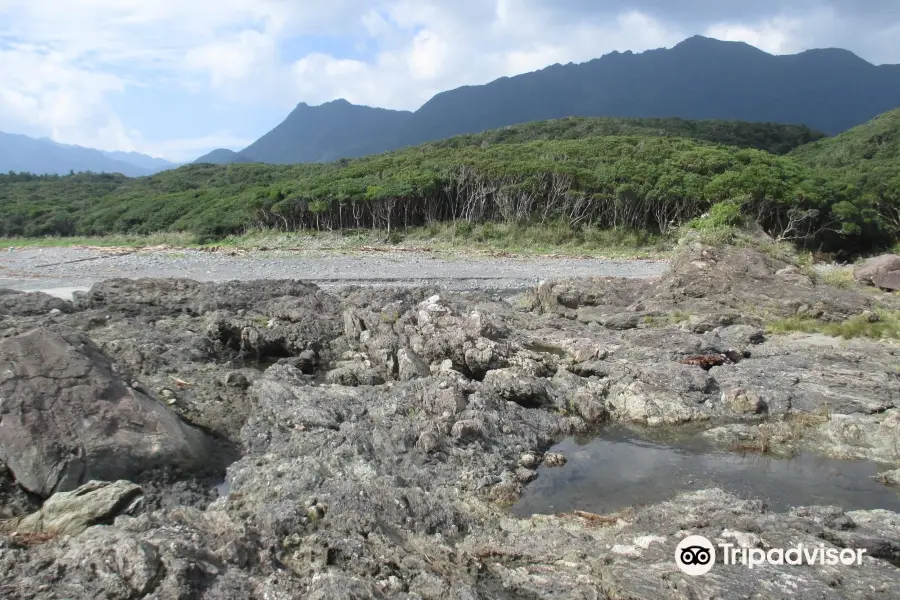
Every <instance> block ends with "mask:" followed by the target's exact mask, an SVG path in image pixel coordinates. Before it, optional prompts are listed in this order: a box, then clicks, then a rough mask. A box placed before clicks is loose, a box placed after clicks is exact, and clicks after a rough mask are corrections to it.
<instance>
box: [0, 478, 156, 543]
mask: <svg viewBox="0 0 900 600" xmlns="http://www.w3.org/2000/svg"><path fill="white" fill-rule="evenodd" d="M141 500H142V498H141V488H140V486H137V485H135V484H133V483H131V482H129V481H116V482H112V483H108V482H101V481H90V482H88V483H86V484H84V485H82V486H81V487H79V488H78V489H76V490H73V491H71V492H59V493H56V494H53V495H52V496H50V498H48V499H47V501H46V502H44V504H43V506H41V509H40V510H39V511H37V512H35V513H32V514H30V515H27V516H25V517H20V518H16V519H11V520H9V521H5V522H2V523H0V529H2V530H3V531H6V532H7V533H16V534H35V533H43V534H48V535H50V536H54V537H55V536H60V535H77V534H79V533H81V532H82V531H84V530H85V529H87V528H88V527H90V526H92V525H95V524H97V523H103V522H107V521H111V520H112V519H113V518H114V517H116V516H118V515H119V514H128V513H131V512H133V511H134V510H135V508H136V507H137V506H138V504H139V503H140V501H141Z"/></svg>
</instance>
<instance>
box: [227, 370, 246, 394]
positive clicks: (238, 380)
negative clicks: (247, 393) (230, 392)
mask: <svg viewBox="0 0 900 600" xmlns="http://www.w3.org/2000/svg"><path fill="white" fill-rule="evenodd" d="M225 385H227V386H228V387H233V388H240V389H242V390H245V389H247V388H248V387H250V381H249V380H248V379H247V376H246V375H244V374H243V373H241V372H240V371H231V372H230V373H228V374H226V375H225Z"/></svg>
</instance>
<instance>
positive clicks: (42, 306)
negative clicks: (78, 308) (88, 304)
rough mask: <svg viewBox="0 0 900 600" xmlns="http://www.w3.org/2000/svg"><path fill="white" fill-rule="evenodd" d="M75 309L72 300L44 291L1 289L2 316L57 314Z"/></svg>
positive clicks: (0, 312) (0, 310) (0, 309)
mask: <svg viewBox="0 0 900 600" xmlns="http://www.w3.org/2000/svg"><path fill="white" fill-rule="evenodd" d="M74 310H75V307H74V306H73V305H72V303H71V302H67V301H65V300H63V299H61V298H57V297H55V296H51V295H50V294H45V293H44V292H19V291H15V290H7V289H0V316H4V315H6V316H11V317H29V316H37V315H47V314H50V316H57V315H60V314H63V313H71V312H74ZM53 311H56V312H55V313H54V312H53Z"/></svg>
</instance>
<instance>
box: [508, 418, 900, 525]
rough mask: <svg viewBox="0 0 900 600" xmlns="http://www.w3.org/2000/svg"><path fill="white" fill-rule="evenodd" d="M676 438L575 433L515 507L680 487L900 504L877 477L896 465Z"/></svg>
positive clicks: (591, 506) (859, 505)
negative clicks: (734, 449)
mask: <svg viewBox="0 0 900 600" xmlns="http://www.w3.org/2000/svg"><path fill="white" fill-rule="evenodd" d="M693 440H694V441H681V442H678V443H673V444H672V445H668V444H663V443H657V442H651V441H647V440H645V439H641V438H639V437H637V436H636V435H635V434H633V433H631V432H628V431H627V430H624V429H620V428H610V429H607V430H605V431H604V432H603V433H602V434H601V436H600V437H598V438H595V439H593V440H590V441H588V442H586V443H582V444H579V443H578V442H577V441H575V440H573V439H568V440H566V441H564V442H562V443H560V444H558V445H556V446H554V448H553V449H552V451H553V452H561V453H563V454H565V455H566V457H567V458H568V459H569V460H568V462H567V463H566V465H565V466H564V467H561V468H554V469H551V468H547V467H543V466H542V467H540V469H539V470H538V473H539V477H538V478H537V479H536V480H535V481H534V482H532V483H531V484H529V485H528V487H526V488H525V492H524V494H523V495H522V498H521V500H519V502H518V503H516V505H515V506H514V507H513V512H514V513H515V514H517V515H519V516H528V515H532V514H536V513H539V514H552V513H556V512H568V511H571V510H586V511H589V512H594V513H598V514H603V513H610V512H615V511H618V510H621V509H623V508H625V507H628V506H636V505H642V504H654V503H657V502H661V501H664V500H667V499H669V498H671V497H672V496H674V495H676V494H678V493H679V492H684V491H691V490H699V489H704V488H711V487H719V488H722V489H724V490H726V491H728V492H731V493H733V494H735V495H736V496H739V497H742V498H748V499H750V498H755V499H760V500H763V501H764V502H765V503H766V504H767V505H768V506H769V508H770V509H772V510H776V511H784V510H787V509H789V508H791V507H793V506H803V505H814V504H819V505H836V506H840V507H842V508H845V509H848V510H858V509H875V508H884V509H888V510H894V511H900V494H898V491H897V490H895V489H892V488H889V487H886V486H884V485H882V484H880V483H878V482H876V481H874V480H872V479H871V477H872V476H873V475H875V474H876V473H878V472H880V471H884V470H888V469H890V467H888V466H884V465H877V464H875V463H871V462H867V461H841V460H833V459H827V458H821V457H817V456H813V455H809V454H803V455H800V456H797V457H794V458H789V459H785V458H775V457H768V456H762V455H758V454H744V455H741V454H734V453H730V452H722V451H717V450H712V449H710V448H709V447H708V446H706V445H705V444H703V443H702V442H701V441H697V440H699V438H698V437H694V438H693Z"/></svg>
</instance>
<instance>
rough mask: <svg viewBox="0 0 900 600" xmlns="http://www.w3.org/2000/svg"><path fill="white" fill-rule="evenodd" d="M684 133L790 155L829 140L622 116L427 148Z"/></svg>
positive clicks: (783, 130) (800, 132) (749, 126)
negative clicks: (799, 149) (798, 149)
mask: <svg viewBox="0 0 900 600" xmlns="http://www.w3.org/2000/svg"><path fill="white" fill-rule="evenodd" d="M609 136H642V137H681V138H689V139H693V140H701V141H706V142H713V143H715V144H724V145H726V146H736V147H738V148H754V149H756V150H765V151H766V152H771V153H772V154H787V153H788V152H790V151H791V150H793V149H794V148H797V147H798V146H802V145H803V144H809V143H810V142H814V141H816V140H820V139H823V138H824V137H825V134H824V133H821V132H818V131H814V130H812V129H810V128H808V127H805V126H803V125H781V124H778V123H747V122H744V121H717V120H707V121H689V120H687V119H677V118H668V119H616V118H610V117H568V118H565V119H553V120H550V121H536V122H533V123H524V124H522V125H511V126H509V127H502V128H500V129H492V130H490V131H485V132H483V133H475V134H469V135H459V136H456V137H452V138H449V139H446V140H440V141H436V142H431V143H429V144H426V145H425V147H426V148H461V147H464V146H484V147H487V146H490V145H494V144H520V143H523V142H531V141H535V140H581V139H585V138H589V137H609Z"/></svg>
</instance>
